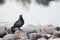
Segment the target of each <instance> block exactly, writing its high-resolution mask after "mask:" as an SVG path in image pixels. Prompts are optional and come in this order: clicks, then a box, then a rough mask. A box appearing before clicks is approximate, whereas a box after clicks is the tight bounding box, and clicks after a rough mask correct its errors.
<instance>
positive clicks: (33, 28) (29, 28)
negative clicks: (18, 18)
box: [21, 24, 37, 33]
mask: <svg viewBox="0 0 60 40" xmlns="http://www.w3.org/2000/svg"><path fill="white" fill-rule="evenodd" d="M36 27H37V26H35V25H31V24H29V25H27V26H25V27H22V28H21V29H22V30H23V31H24V32H26V33H32V32H36Z"/></svg>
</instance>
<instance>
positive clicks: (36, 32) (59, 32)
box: [0, 24, 60, 40]
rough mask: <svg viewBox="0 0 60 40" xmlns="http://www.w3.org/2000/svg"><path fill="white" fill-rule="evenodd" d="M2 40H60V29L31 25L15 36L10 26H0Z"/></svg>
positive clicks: (17, 30)
mask: <svg viewBox="0 0 60 40" xmlns="http://www.w3.org/2000/svg"><path fill="white" fill-rule="evenodd" d="M0 40H60V27H55V26H54V25H36V26H35V25H32V24H29V25H26V27H23V28H21V30H19V29H18V28H16V31H15V33H14V34H13V32H12V31H11V28H10V27H8V25H6V26H0Z"/></svg>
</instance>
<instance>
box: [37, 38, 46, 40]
mask: <svg viewBox="0 0 60 40" xmlns="http://www.w3.org/2000/svg"><path fill="white" fill-rule="evenodd" d="M38 40H47V39H45V38H39V39H38Z"/></svg>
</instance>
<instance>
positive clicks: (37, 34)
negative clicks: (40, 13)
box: [28, 33, 42, 40]
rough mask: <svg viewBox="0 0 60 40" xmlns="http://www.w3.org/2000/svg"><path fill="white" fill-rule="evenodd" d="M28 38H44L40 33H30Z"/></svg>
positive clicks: (35, 39) (34, 39)
mask: <svg viewBox="0 0 60 40" xmlns="http://www.w3.org/2000/svg"><path fill="white" fill-rule="evenodd" d="M28 37H29V39H31V40H37V39H39V38H41V37H42V36H41V35H40V34H39V33H30V34H29V35H28Z"/></svg>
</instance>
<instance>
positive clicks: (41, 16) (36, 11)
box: [0, 0, 60, 26]
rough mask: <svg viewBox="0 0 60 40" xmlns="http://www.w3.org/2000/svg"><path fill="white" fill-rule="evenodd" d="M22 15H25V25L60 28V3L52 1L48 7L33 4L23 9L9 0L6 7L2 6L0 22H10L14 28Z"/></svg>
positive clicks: (0, 8) (0, 7)
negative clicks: (48, 25)
mask: <svg viewBox="0 0 60 40" xmlns="http://www.w3.org/2000/svg"><path fill="white" fill-rule="evenodd" d="M20 14H23V18H24V20H25V25H27V24H34V25H37V24H44V25H46V24H53V25H56V26H60V2H53V1H52V2H50V5H49V6H48V7H47V6H43V5H38V4H36V3H35V2H32V3H31V5H30V6H27V7H23V6H22V5H20V4H19V3H17V2H16V1H14V0H13V1H11V0H7V1H6V3H5V4H4V5H1V6H0V22H8V23H9V24H10V25H11V26H12V25H13V24H14V22H15V21H16V20H17V19H18V17H19V15H20ZM3 24H4V23H3Z"/></svg>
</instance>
